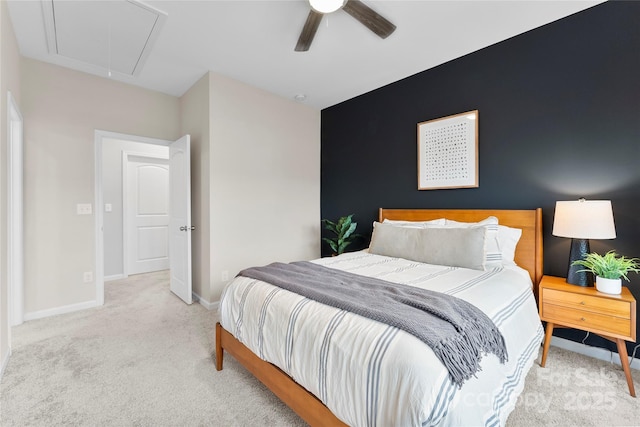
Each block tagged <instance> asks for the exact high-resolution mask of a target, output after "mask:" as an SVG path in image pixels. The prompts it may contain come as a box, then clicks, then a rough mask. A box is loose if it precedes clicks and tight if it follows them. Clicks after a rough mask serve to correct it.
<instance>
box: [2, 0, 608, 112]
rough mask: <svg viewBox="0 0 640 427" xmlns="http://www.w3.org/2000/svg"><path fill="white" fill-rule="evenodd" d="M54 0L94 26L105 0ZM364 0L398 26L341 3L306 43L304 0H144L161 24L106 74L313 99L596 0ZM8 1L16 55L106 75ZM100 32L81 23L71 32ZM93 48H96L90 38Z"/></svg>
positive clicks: (22, 6)
mask: <svg viewBox="0 0 640 427" xmlns="http://www.w3.org/2000/svg"><path fill="white" fill-rule="evenodd" d="M47 1H51V0H47ZM121 1H123V0H109V1H108V2H106V3H107V6H108V3H112V4H115V2H121ZM59 2H60V5H59V6H64V8H65V12H66V15H65V16H66V17H67V19H68V20H71V21H72V20H73V19H74V18H75V19H77V20H78V25H76V26H75V28H76V29H82V30H83V31H88V32H89V33H91V32H96V31H98V29H99V28H101V26H100V25H93V24H92V25H86V23H87V22H88V17H89V12H87V9H88V7H89V6H90V5H92V4H93V5H94V6H96V7H102V8H104V7H105V4H104V3H105V2H102V1H82V2H78V1H71V2H67V1H65V0H55V2H54V5H55V4H56V3H59ZM364 2H365V3H366V4H368V5H369V6H371V7H372V8H373V9H375V10H376V11H377V12H379V13H380V14H382V15H383V16H384V17H386V18H387V19H389V20H390V21H391V22H393V23H394V24H395V25H396V26H397V30H396V31H395V32H394V33H393V34H392V35H391V36H389V37H388V38H387V39H385V40H382V39H380V38H378V37H377V36H376V35H375V34H373V33H372V32H370V31H369V30H368V29H367V28H366V27H364V26H363V25H362V24H360V23H359V22H358V21H356V20H355V19H353V18H352V17H351V16H349V15H348V14H347V13H345V12H344V11H341V10H340V11H338V12H335V13H333V14H330V15H326V16H325V17H324V19H323V21H322V23H321V24H320V28H319V29H318V32H317V34H316V37H315V39H314V41H313V44H312V45H311V49H310V50H309V51H308V52H294V50H293V48H294V47H295V44H296V41H297V39H298V35H299V33H300V30H301V29H302V26H303V25H304V22H305V19H306V17H307V14H308V12H309V5H308V3H307V1H306V0H284V1H274V0H255V1H243V0H234V1H221V0H208V1H202V0H200V1H184V0H161V1H147V2H145V3H146V4H147V5H149V6H151V7H153V8H156V9H159V10H160V11H163V12H165V13H166V14H167V17H166V20H165V22H164V26H163V27H162V29H161V30H160V32H159V34H158V36H157V39H156V40H155V43H150V45H151V50H150V53H149V54H148V57H147V58H146V63H144V66H143V68H142V70H141V71H138V70H137V71H136V73H135V74H134V75H125V74H120V73H114V74H112V76H111V78H113V79H114V80H119V81H123V82H127V83H131V84H134V85H137V86H141V87H145V88H148V89H152V90H156V91H160V92H164V93H167V94H170V95H174V96H181V95H182V94H184V93H185V92H186V91H187V89H189V87H191V85H192V84H193V83H195V82H196V81H197V80H198V79H199V78H200V77H202V75H204V74H205V73H206V72H207V71H214V72H216V73H220V74H223V75H226V76H229V77H232V78H235V79H237V80H240V81H243V82H245V83H248V84H250V85H253V86H256V87H259V88H262V89H264V90H267V91H269V92H272V93H275V94H277V95H280V96H283V97H285V98H289V99H292V98H294V97H295V96H296V95H298V94H304V95H306V100H305V101H304V103H305V104H307V105H310V106H312V107H314V108H318V109H321V108H325V107H329V106H331V105H334V104H337V103H340V102H342V101H345V100H347V99H350V98H353V97H354V96H357V95H360V94H363V93H366V92H369V91H371V90H373V89H376V88H378V87H381V86H384V85H386V84H389V83H392V82H394V81H397V80H400V79H402V78H404V77H407V76H410V75H413V74H416V73H418V72H420V71H423V70H426V69H429V68H432V67H434V66H437V65H439V64H442V63H445V62H447V61H450V60H452V59H455V58H458V57H460V56H463V55H466V54H468V53H471V52H474V51H476V50H478V49H481V48H483V47H486V46H489V45H492V44H494V43H497V42H499V41H502V40H505V39H507V38H510V37H512V36H515V35H517V34H521V33H523V32H526V31H528V30H531V29H533V28H536V27H539V26H541V25H544V24H547V23H549V22H552V21H555V20H557V19H560V18H563V17H565V16H568V15H570V14H573V13H575V12H578V11H580V10H583V9H586V8H588V7H591V6H593V5H596V4H598V3H601V2H602V1H601V0H595V1H594V0H591V1H581V0H571V1H549V0H521V1H520V0H502V1H484V0H475V1H452V0H448V1H418V0H414V1H403V0H386V1H373V0H364ZM63 3H66V4H63ZM101 3H102V4H101ZM8 4H9V11H10V16H11V20H12V23H13V25H14V30H15V32H16V37H17V39H18V44H19V46H20V52H21V53H22V54H23V55H24V56H26V57H29V58H34V59H38V60H42V61H46V62H51V63H55V64H58V65H62V66H66V67H69V68H74V69H79V70H82V71H87V72H92V73H94V74H99V75H102V76H104V77H107V73H108V71H107V70H106V69H101V68H96V67H93V68H92V67H87V66H86V64H83V63H81V62H79V61H78V60H73V59H66V58H64V57H61V56H59V55H55V54H51V53H49V51H48V49H47V39H46V31H45V25H44V22H45V20H44V18H43V16H44V12H43V9H44V10H46V9H47V8H46V7H45V8H43V3H42V2H41V1H37V0H12V1H9V2H8ZM96 16H98V17H99V16H103V17H105V19H106V17H107V16H108V14H106V13H102V12H97V13H94V14H92V19H95V18H96ZM102 27H104V26H102ZM74 31H75V30H74ZM101 31H104V29H103V30H101ZM67 37H71V38H72V39H73V36H69V35H68V34H67ZM101 37H102V36H100V35H96V34H93V35H92V36H91V37H90V34H87V33H85V34H84V35H80V34H79V35H78V36H77V40H90V39H101ZM126 37H129V35H128V33H127V36H126ZM151 42H153V40H151ZM112 49H113V46H112ZM97 51H104V48H103V47H102V46H101V47H96V52H97ZM112 55H115V54H113V53H112ZM96 61H97V62H100V63H102V64H103V65H104V63H105V59H102V60H100V59H99V58H98V59H96ZM107 62H108V60H107Z"/></svg>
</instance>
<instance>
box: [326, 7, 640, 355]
mask: <svg viewBox="0 0 640 427" xmlns="http://www.w3.org/2000/svg"><path fill="white" fill-rule="evenodd" d="M639 22H640V2H633V1H623V2H607V3H604V4H601V5H598V6H595V7H592V8H590V9H587V10H585V11H583V12H580V13H577V14H575V15H572V16H569V17H567V18H564V19H561V20H559V21H556V22H553V23H551V24H548V25H545V26H543V27H540V28H537V29H535V30H532V31H529V32H527V33H525V34H522V35H519V36H516V37H513V38H511V39H509V40H506V41H504V42H501V43H498V44H495V45H493V46H490V47H487V48H485V49H482V50H480V51H477V52H474V53H472V54H469V55H466V56H464V57H462V58H459V59H456V60H453V61H450V62H448V63H446V64H443V65H441V66H438V67H436V68H433V69H429V70H426V71H424V72H421V73H419V74H416V75H414V76H411V77H408V78H406V79H403V80H401V81H398V82H395V83H393V84H390V85H387V86H384V87H382V88H379V89H377V90H375V91H372V92H369V93H367V94H364V95H361V96H359V97H357V98H354V99H351V100H348V101H345V102H343V103H340V104H337V105H335V106H332V107H329V108H326V109H324V110H323V111H322V168H321V171H322V172H321V174H322V178H321V215H322V218H328V219H332V220H335V219H337V218H338V217H339V216H341V215H346V214H350V213H353V214H355V217H354V219H355V220H356V221H357V222H358V223H359V225H358V232H359V233H361V234H363V235H365V236H367V237H368V236H370V235H371V230H372V222H373V221H374V220H375V219H376V218H377V214H378V208H379V207H386V208H499V209H531V208H536V207H541V208H542V209H543V216H544V220H543V221H544V229H545V231H544V251H545V257H544V272H545V274H551V275H557V276H566V270H567V262H568V255H569V243H570V242H569V240H568V239H563V238H558V237H554V236H552V235H551V229H552V223H553V210H554V206H555V201H556V200H574V199H578V198H579V197H585V198H587V199H608V200H611V201H612V204H613V210H614V216H615V222H616V229H617V233H618V238H616V239H615V240H602V241H592V242H591V249H592V250H593V251H598V252H601V251H606V250H609V249H616V250H617V251H618V252H619V253H622V254H624V255H626V256H634V257H640V25H639V24H638V23H639ZM433 42H434V43H437V42H438V41H437V40H434V41H433ZM381 43H383V42H381ZM416 51H419V46H416ZM475 109H477V110H479V119H480V121H479V129H480V131H479V172H480V175H479V182H480V186H479V188H473V189H453V190H452V189H448V190H433V191H419V190H418V189H417V187H418V185H417V160H416V156H417V155H416V151H417V142H416V125H417V123H419V122H423V121H426V120H431V119H435V118H439V117H444V116H448V115H451V114H456V113H461V112H465V111H469V110H475ZM367 245H368V240H367V238H364V239H362V240H361V241H360V242H359V243H358V244H356V245H354V246H352V247H351V248H350V249H352V250H353V249H359V248H363V247H366V246H367ZM328 252H329V248H328V247H327V246H324V248H323V253H324V254H327V253H328ZM631 279H632V281H631V283H630V284H629V288H630V289H631V291H632V292H633V294H634V295H635V297H636V299H639V300H640V275H632V276H631ZM637 317H638V319H640V316H637ZM638 331H640V325H639V326H638ZM557 335H559V336H563V337H565V338H569V339H572V340H574V341H582V340H583V339H584V336H585V333H582V332H578V331H573V330H564V331H563V330H559V331H558V332H557ZM586 343H587V344H590V345H596V346H601V347H605V348H609V349H615V345H610V344H608V342H607V341H606V340H603V339H601V338H599V337H594V336H590V337H589V338H588V339H587V340H586ZM633 348H634V346H632V345H629V350H630V351H632V350H633ZM636 355H637V356H638V355H640V350H639V351H638V353H637V354H636Z"/></svg>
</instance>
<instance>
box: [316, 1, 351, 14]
mask: <svg viewBox="0 0 640 427" xmlns="http://www.w3.org/2000/svg"><path fill="white" fill-rule="evenodd" d="M346 2H347V0H309V4H310V5H311V8H312V9H313V10H315V11H316V12H319V13H331V12H335V11H336V10H338V9H341V8H342V7H343V6H344V4H345V3H346Z"/></svg>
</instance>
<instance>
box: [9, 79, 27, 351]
mask: <svg viewBox="0 0 640 427" xmlns="http://www.w3.org/2000/svg"><path fill="white" fill-rule="evenodd" d="M23 123H24V120H23V118H22V113H21V112H20V109H19V108H18V103H17V102H16V100H15V98H14V97H13V95H12V94H11V91H8V92H7V166H8V167H7V200H8V209H7V249H8V251H7V254H8V258H9V259H8V260H7V261H8V262H7V267H8V268H7V279H8V293H9V294H8V298H7V299H8V304H7V308H8V311H9V326H17V325H20V324H21V323H22V322H24V201H23V200H24V199H23V197H24V196H23V194H24V178H23V177H24V125H23ZM9 344H11V328H9Z"/></svg>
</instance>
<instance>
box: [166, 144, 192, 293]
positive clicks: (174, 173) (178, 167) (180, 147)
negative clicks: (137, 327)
mask: <svg viewBox="0 0 640 427" xmlns="http://www.w3.org/2000/svg"><path fill="white" fill-rule="evenodd" d="M190 176H191V163H190V138H189V135H185V136H183V137H182V138H180V139H179V140H177V141H175V142H173V143H171V145H169V191H170V206H171V207H170V218H169V246H170V248H171V254H170V257H169V264H170V270H171V273H170V274H171V284H170V288H171V291H172V292H173V293H174V294H176V295H177V296H178V297H180V298H181V299H182V300H183V301H184V302H186V303H187V304H191V303H192V302H193V299H192V296H191V232H192V230H193V228H192V226H191V179H190Z"/></svg>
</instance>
